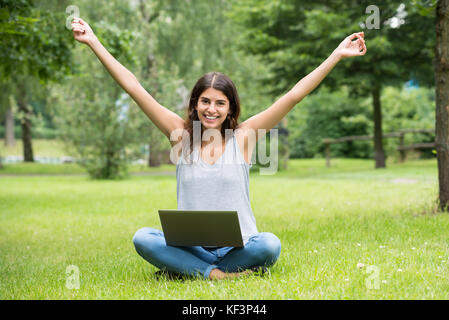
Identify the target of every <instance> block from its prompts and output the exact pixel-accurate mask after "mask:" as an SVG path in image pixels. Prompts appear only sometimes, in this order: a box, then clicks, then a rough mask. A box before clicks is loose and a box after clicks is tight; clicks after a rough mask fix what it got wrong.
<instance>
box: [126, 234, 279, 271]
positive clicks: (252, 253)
mask: <svg viewBox="0 0 449 320" xmlns="http://www.w3.org/2000/svg"><path fill="white" fill-rule="evenodd" d="M133 243H134V246H135V248H136V251H137V253H138V254H139V255H140V256H142V258H144V259H145V260H146V261H148V262H149V263H151V264H152V265H154V266H156V267H158V268H159V269H161V270H167V271H170V272H175V273H180V274H186V275H190V276H202V277H204V278H205V279H208V278H209V274H210V272H211V270H213V269H215V268H218V269H220V270H221V271H224V272H238V271H243V270H245V269H248V268H252V267H257V266H265V267H269V266H271V265H273V264H274V263H275V262H276V260H277V259H278V258H279V255H280V253H281V242H280V241H279V239H278V237H276V236H275V235H274V234H272V233H268V232H261V233H257V234H255V235H253V236H251V237H250V238H249V239H248V242H247V243H246V244H245V246H244V247H241V248H239V247H221V248H204V247H200V246H194V247H179V246H176V247H175V246H168V245H167V244H166V243H165V238H164V234H163V232H162V231H160V230H157V229H153V228H142V229H140V230H138V231H137V232H136V234H135V235H134V238H133Z"/></svg>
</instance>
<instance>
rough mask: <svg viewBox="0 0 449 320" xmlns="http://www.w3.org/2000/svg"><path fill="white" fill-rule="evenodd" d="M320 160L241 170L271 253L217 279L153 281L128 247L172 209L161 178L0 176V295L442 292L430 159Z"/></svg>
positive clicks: (443, 242)
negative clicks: (276, 244)
mask: <svg viewBox="0 0 449 320" xmlns="http://www.w3.org/2000/svg"><path fill="white" fill-rule="evenodd" d="M332 165H333V166H332V167H331V168H325V163H324V160H323V159H314V160H291V161H290V163H289V170H287V171H281V172H278V173H277V174H275V175H271V176H264V175H259V174H258V172H257V171H254V172H252V173H251V182H250V193H251V202H252V207H253V211H254V213H255V216H256V219H257V225H258V228H259V231H269V232H273V233H274V234H276V235H277V236H278V237H279V238H280V240H281V242H282V252H281V256H280V258H279V260H278V262H277V263H276V264H275V265H274V266H273V267H272V268H271V269H270V274H269V275H267V276H265V277H260V276H249V277H245V278H241V279H235V280H226V281H221V282H219V281H208V280H196V279H189V280H184V281H180V280H169V279H165V278H162V279H158V278H157V277H155V275H154V273H155V272H156V271H157V269H156V268H155V267H153V266H151V265H149V264H148V263H147V262H145V261H144V260H143V259H142V258H140V256H138V255H137V253H136V252H135V250H134V247H133V244H132V237H133V235H134V232H135V231H136V230H137V229H139V228H141V227H144V226H149V227H155V228H160V222H159V218H158V216H157V209H159V208H176V179H175V177H174V176H172V175H154V176H153V175H140V176H132V177H131V178H130V179H128V180H124V181H91V180H89V179H88V178H87V176H63V175H58V176H24V175H17V176H0V181H1V183H0V299H447V297H448V294H447V293H448V292H449V283H448V282H447V274H448V271H449V266H448V265H449V259H448V258H449V250H448V244H449V242H448V231H447V230H449V215H448V214H442V213H435V212H434V207H435V199H436V197H437V169H436V161H435V160H423V161H411V162H407V163H405V164H394V163H389V164H388V168H387V169H381V170H375V169H373V161H371V160H353V159H347V160H344V159H333V160H332ZM0 173H1V171H0ZM205 196H207V193H206V192H205ZM73 270H75V271H73ZM77 271H79V288H78V289H76V288H73V286H71V283H73V282H71V279H74V275H76V272H77Z"/></svg>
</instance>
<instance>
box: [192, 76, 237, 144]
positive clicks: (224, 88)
mask: <svg viewBox="0 0 449 320" xmlns="http://www.w3.org/2000/svg"><path fill="white" fill-rule="evenodd" d="M209 88H213V89H216V90H219V91H221V92H223V94H224V95H225V96H226V97H227V98H228V100H229V112H228V115H227V116H226V119H225V121H224V122H223V124H222V125H221V136H222V137H225V130H226V129H232V130H234V129H236V128H237V126H238V122H237V119H238V117H239V116H240V99H239V95H238V93H237V89H236V87H235V85H234V83H233V82H232V81H231V79H230V78H229V77H228V76H227V75H225V74H223V73H221V72H209V73H206V74H205V75H203V76H202V77H201V78H200V79H199V80H198V81H197V82H196V84H195V86H194V87H193V89H192V92H191V93H190V99H189V105H188V107H187V117H186V119H185V125H184V129H185V130H186V131H187V132H188V133H189V136H190V152H192V150H193V121H199V117H198V112H197V110H196V109H195V107H196V106H197V104H198V99H199V98H200V96H201V94H202V93H203V92H204V91H205V90H207V89H209ZM201 132H203V125H202V124H201Z"/></svg>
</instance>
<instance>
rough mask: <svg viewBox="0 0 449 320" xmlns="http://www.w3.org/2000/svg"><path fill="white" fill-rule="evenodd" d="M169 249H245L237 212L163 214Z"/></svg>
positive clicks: (179, 211) (163, 226)
mask: <svg viewBox="0 0 449 320" xmlns="http://www.w3.org/2000/svg"><path fill="white" fill-rule="evenodd" d="M159 218H160V220H161V225H162V231H163V232H164V236H165V242H166V243H167V245H169V246H204V247H243V239H242V232H241V230H240V224H239V218H238V215H237V211H214V210H212V211H211V210H159Z"/></svg>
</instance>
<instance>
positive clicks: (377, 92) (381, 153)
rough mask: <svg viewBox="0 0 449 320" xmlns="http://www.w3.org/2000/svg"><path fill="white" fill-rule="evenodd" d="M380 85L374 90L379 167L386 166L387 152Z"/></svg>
mask: <svg viewBox="0 0 449 320" xmlns="http://www.w3.org/2000/svg"><path fill="white" fill-rule="evenodd" d="M380 92H381V89H380V87H375V88H374V89H373V91H372V95H373V108H374V159H375V161H376V165H375V167H376V169H377V168H385V152H384V147H383V142H382V108H381V104H380Z"/></svg>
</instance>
